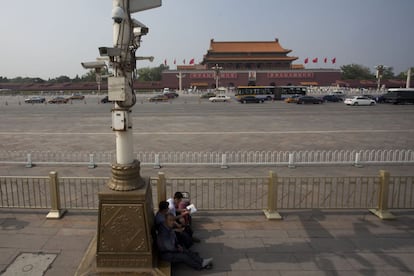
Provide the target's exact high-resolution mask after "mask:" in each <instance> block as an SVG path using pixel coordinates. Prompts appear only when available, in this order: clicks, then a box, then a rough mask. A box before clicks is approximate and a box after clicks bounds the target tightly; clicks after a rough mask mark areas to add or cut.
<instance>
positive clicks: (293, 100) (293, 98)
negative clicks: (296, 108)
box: [285, 95, 300, 103]
mask: <svg viewBox="0 0 414 276" xmlns="http://www.w3.org/2000/svg"><path fill="white" fill-rule="evenodd" d="M299 97H300V96H299V95H292V96H289V97H287V98H286V99H285V103H297V102H298V100H299Z"/></svg>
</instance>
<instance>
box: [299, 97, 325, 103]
mask: <svg viewBox="0 0 414 276" xmlns="http://www.w3.org/2000/svg"><path fill="white" fill-rule="evenodd" d="M296 103H297V104H321V103H323V100H322V99H319V98H316V97H312V96H303V97H300V98H299V99H298V101H297V102H296Z"/></svg>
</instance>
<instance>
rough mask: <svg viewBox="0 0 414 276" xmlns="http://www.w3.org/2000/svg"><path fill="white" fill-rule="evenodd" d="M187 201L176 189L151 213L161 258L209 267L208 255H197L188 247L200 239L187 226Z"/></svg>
mask: <svg viewBox="0 0 414 276" xmlns="http://www.w3.org/2000/svg"><path fill="white" fill-rule="evenodd" d="M188 204H189V202H186V201H183V193H181V192H176V193H175V194H174V197H173V198H169V199H168V200H167V201H161V202H160V203H159V206H158V207H159V208H158V212H157V214H156V215H155V231H156V245H157V247H158V253H159V256H160V258H161V259H162V260H164V261H167V262H170V263H171V264H175V263H184V264H186V265H188V266H190V267H192V268H194V269H197V270H201V269H210V268H211V267H212V265H213V259H212V258H201V257H200V255H199V254H198V253H197V252H194V251H192V250H191V249H190V248H191V247H192V246H193V244H194V243H198V242H200V240H199V239H198V238H196V237H195V236H194V235H193V234H194V232H193V230H192V229H191V214H190V211H189V210H187V205H188Z"/></svg>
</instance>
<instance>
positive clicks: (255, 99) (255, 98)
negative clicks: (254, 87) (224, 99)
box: [239, 96, 265, 103]
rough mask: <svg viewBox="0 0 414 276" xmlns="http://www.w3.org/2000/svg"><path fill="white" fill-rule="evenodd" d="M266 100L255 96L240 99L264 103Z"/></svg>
mask: <svg viewBox="0 0 414 276" xmlns="http://www.w3.org/2000/svg"><path fill="white" fill-rule="evenodd" d="M264 101H265V100H264V99H260V98H257V97H255V96H245V97H241V98H240V100H239V102H241V103H263V102H264Z"/></svg>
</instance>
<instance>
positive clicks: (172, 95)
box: [163, 92, 179, 99]
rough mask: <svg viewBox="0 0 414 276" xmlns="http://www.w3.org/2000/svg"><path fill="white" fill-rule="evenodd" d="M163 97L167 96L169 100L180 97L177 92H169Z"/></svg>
mask: <svg viewBox="0 0 414 276" xmlns="http://www.w3.org/2000/svg"><path fill="white" fill-rule="evenodd" d="M163 95H165V96H167V97H168V99H174V98H177V97H178V96H179V95H178V93H175V92H168V93H164V94H163Z"/></svg>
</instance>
